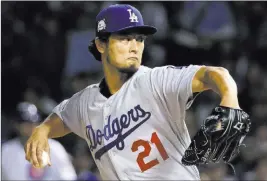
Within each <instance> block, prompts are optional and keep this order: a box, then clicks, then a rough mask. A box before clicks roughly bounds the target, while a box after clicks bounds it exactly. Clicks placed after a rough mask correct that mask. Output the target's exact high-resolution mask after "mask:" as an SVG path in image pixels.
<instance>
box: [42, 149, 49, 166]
mask: <svg viewBox="0 0 267 181" xmlns="http://www.w3.org/2000/svg"><path fill="white" fill-rule="evenodd" d="M48 164H50V161H49V155H48V153H47V152H46V151H43V152H42V167H45V166H47V165H48Z"/></svg>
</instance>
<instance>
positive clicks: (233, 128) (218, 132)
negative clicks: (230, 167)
mask: <svg viewBox="0 0 267 181" xmlns="http://www.w3.org/2000/svg"><path fill="white" fill-rule="evenodd" d="M250 125H251V122H250V119H249V115H248V114H247V113H246V112H244V111H243V110H240V109H232V108H228V107H224V106H218V107H216V108H214V109H213V110H212V113H211V115H210V116H209V117H207V118H206V120H205V121H204V124H203V125H202V126H201V129H200V130H199V131H198V132H197V134H196V135H195V136H194V137H193V138H192V140H191V144H190V145H189V147H188V148H187V150H186V151H185V153H184V155H183V158H182V163H183V164H184V165H199V164H208V163H210V162H213V163H217V162H219V161H220V160H223V161H224V162H225V163H229V162H230V161H231V160H232V159H233V158H234V157H235V156H236V155H237V154H238V153H239V147H240V146H241V144H242V142H243V140H244V138H245V136H246V135H247V134H248V132H249V130H250Z"/></svg>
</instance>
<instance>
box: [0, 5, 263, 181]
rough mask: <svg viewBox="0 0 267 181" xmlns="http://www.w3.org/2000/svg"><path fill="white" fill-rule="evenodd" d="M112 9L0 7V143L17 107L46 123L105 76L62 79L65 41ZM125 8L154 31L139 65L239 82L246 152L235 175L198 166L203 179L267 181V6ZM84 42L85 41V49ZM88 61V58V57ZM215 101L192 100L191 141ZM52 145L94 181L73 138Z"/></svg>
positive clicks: (95, 71)
mask: <svg viewBox="0 0 267 181" xmlns="http://www.w3.org/2000/svg"><path fill="white" fill-rule="evenodd" d="M114 3H120V2H111V1H105V2H86V1H77V2H76V1H73V2H71V1H66V2H64V1H49V2H45V1H40V2H39V1H35V2H34V1H32V2H31V1H28V2H22V1H18V2H15V1H9V2H7V1H3V2H1V14H2V17H1V24H2V26H1V27H2V36H1V37H2V57H1V58H2V61H1V63H2V69H1V70H2V97H1V99H2V107H1V120H2V121H1V123H2V131H1V134H2V135H1V136H2V143H4V142H6V141H8V140H10V139H12V138H15V137H16V136H18V133H17V131H16V129H15V128H14V126H13V125H14V124H13V122H12V119H13V116H12V115H14V112H15V111H16V105H17V104H18V103H20V102H22V101H27V102H31V103H33V104H35V105H36V106H37V108H38V109H39V110H40V112H41V113H42V116H43V118H45V117H46V116H47V115H48V114H49V113H50V111H51V110H52V109H53V108H54V107H55V106H56V105H57V104H58V103H59V102H61V101H62V100H63V99H65V98H67V97H69V96H71V95H72V94H74V93H75V92H77V91H79V90H81V89H83V88H85V87H86V86H87V85H89V84H92V83H96V82H98V81H99V80H100V79H101V78H102V77H103V73H102V70H101V68H100V69H99V68H94V67H99V66H97V65H95V64H94V63H92V64H91V63H90V64H89V66H88V71H86V69H85V70H83V71H76V72H75V71H73V72H75V73H72V74H70V73H68V72H66V67H68V66H70V67H73V66H71V64H70V62H71V61H72V60H73V61H74V62H75V61H76V57H72V58H70V57H69V51H70V49H69V48H68V47H69V46H70V45H69V44H70V41H68V40H69V37H70V33H71V32H78V33H79V32H87V31H88V32H94V28H95V16H96V15H97V13H98V12H99V11H100V10H101V9H102V8H104V7H106V6H108V5H109V4H114ZM124 3H128V4H131V5H133V6H135V7H136V8H138V9H139V10H140V11H141V12H142V14H143V17H144V21H145V22H147V23H148V24H152V25H154V26H156V27H157V28H158V33H156V35H155V36H153V37H149V38H148V39H147V41H146V43H145V44H146V47H145V52H144V55H143V64H144V65H147V66H149V67H155V66H162V65H168V64H171V65H176V66H181V65H189V64H199V65H203V64H204V65H212V66H223V67H225V68H227V69H228V70H229V72H230V73H231V75H232V76H233V77H234V79H235V80H236V82H237V85H238V90H239V101H240V106H241V108H243V109H244V110H245V111H246V112H248V113H249V114H250V115H251V120H252V122H253V124H252V131H251V133H250V134H249V136H248V137H247V138H246V140H245V142H244V143H245V145H246V147H245V146H244V147H242V148H241V154H240V155H239V156H238V157H237V158H235V159H234V160H233V162H232V163H233V166H234V169H232V167H231V166H229V165H226V164H223V163H222V164H210V165H207V166H201V167H200V168H199V169H200V172H201V177H202V178H203V179H205V180H229V179H230V180H264V179H265V180H267V174H266V170H267V124H266V123H267V93H266V92H267V3H266V2H239V1H236V2H219V1H218V2H217V1H216V2H212V1H208V2H204V1H203V2H197V1H192V2H189V1H188V2H175V1H170V2H141V1H137V2H134V1H130V2H126V1H124ZM72 38H73V39H74V40H75V37H72ZM92 38H93V37H92ZM90 40H91V39H85V41H87V42H88V44H89V41H90ZM85 49H87V47H85ZM86 56H88V59H92V57H91V55H90V54H89V52H88V55H87V54H85V57H86ZM79 58H80V57H79V54H77V59H79ZM86 58H87V57H86ZM88 62H89V61H88ZM93 62H94V61H93ZM77 66H81V67H85V66H84V65H83V64H79V65H78V63H77ZM90 66H91V69H89V68H90ZM85 68H86V67H85ZM219 100H220V99H219V97H218V95H216V94H215V93H212V92H211V91H207V92H204V93H201V94H200V95H199V96H198V97H197V98H196V100H195V104H194V105H193V107H192V108H191V109H190V110H189V111H188V114H187V120H186V121H187V124H188V128H189V131H190V133H191V135H193V134H194V133H195V132H196V130H197V129H198V128H199V126H200V124H201V123H202V120H203V119H204V118H205V117H206V116H207V115H208V114H209V113H210V111H211V109H212V108H213V107H214V106H216V105H217V104H218V103H219ZM57 140H58V141H59V142H60V143H62V144H63V146H64V148H65V149H66V150H67V152H68V153H69V156H70V158H71V160H72V163H73V165H74V168H75V171H76V173H77V175H79V176H80V177H81V178H83V179H85V180H86V179H87V180H88V175H86V173H87V172H92V173H94V174H95V175H97V176H98V174H99V173H98V171H97V168H96V166H95V164H94V162H93V160H92V157H91V156H90V152H89V149H88V148H87V145H86V143H85V142H84V141H83V140H81V139H80V138H78V136H76V135H74V134H70V135H67V136H65V137H64V138H59V139H57Z"/></svg>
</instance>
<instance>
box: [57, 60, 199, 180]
mask: <svg viewBox="0 0 267 181" xmlns="http://www.w3.org/2000/svg"><path fill="white" fill-rule="evenodd" d="M200 67H201V66H196V65H190V66H188V67H174V66H163V67H156V68H153V69H151V68H148V67H145V66H141V67H140V68H139V70H138V71H137V72H136V73H135V74H134V75H133V76H132V77H131V78H130V79H129V80H128V81H127V82H125V83H124V84H123V86H122V87H121V89H120V90H119V91H118V92H117V93H116V94H114V95H112V96H111V97H109V98H106V97H104V96H103V95H102V94H101V93H100V88H99V84H94V85H90V86H88V87H87V88H85V89H84V90H82V91H80V92H78V93H76V94H74V95H73V96H72V97H71V98H70V99H67V100H64V101H63V102H61V103H60V104H59V105H58V106H57V107H56V108H55V109H54V111H53V112H54V113H56V114H57V115H59V116H60V118H61V119H62V120H63V121H64V123H65V124H66V125H67V126H68V127H69V128H70V130H71V131H73V132H74V133H76V134H77V135H79V136H80V137H82V138H84V139H85V140H86V141H87V143H88V146H89V149H90V150H91V153H92V155H93V158H94V160H95V162H96V165H97V167H98V169H99V172H100V174H101V177H102V179H104V180H106V179H107V180H154V179H155V180H158V179H160V180H171V179H175V180H177V179H182V180H199V179H200V177H199V172H198V170H197V168H196V167H195V166H183V165H182V164H181V159H182V155H183V154H184V152H185V150H186V148H187V147H188V146H189V144H190V136H189V133H188V130H187V127H186V124H185V121H184V120H185V113H186V109H187V108H189V107H190V105H188V100H189V99H190V98H191V97H192V95H193V94H192V79H193V77H194V75H195V73H196V72H197V70H198V69H199V68H200ZM191 103H192V101H191Z"/></svg>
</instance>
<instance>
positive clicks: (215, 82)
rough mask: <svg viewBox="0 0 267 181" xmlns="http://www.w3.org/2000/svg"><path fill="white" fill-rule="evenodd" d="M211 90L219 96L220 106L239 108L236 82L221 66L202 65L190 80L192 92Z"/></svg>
mask: <svg viewBox="0 0 267 181" xmlns="http://www.w3.org/2000/svg"><path fill="white" fill-rule="evenodd" d="M209 89H211V90H213V91H214V92H216V93H218V94H219V95H220V97H221V103H220V105H221V106H225V107H231V108H236V109H240V107H239V103H238V96H237V93H238V90H237V85H236V82H235V81H234V79H233V77H232V76H231V75H230V73H229V71H228V70H227V69H225V68H223V67H212V66H203V67H201V68H200V69H199V70H198V71H197V73H196V74H195V76H194V78H193V81H192V92H202V91H205V90H209Z"/></svg>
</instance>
